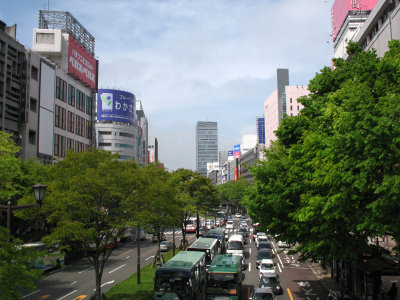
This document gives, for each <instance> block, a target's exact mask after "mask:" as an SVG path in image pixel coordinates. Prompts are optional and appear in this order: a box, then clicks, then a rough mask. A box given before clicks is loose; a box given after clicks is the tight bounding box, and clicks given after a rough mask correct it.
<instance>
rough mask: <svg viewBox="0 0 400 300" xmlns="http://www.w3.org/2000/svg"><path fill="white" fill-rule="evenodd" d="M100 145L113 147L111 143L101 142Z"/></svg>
mask: <svg viewBox="0 0 400 300" xmlns="http://www.w3.org/2000/svg"><path fill="white" fill-rule="evenodd" d="M99 146H100V147H111V143H99Z"/></svg>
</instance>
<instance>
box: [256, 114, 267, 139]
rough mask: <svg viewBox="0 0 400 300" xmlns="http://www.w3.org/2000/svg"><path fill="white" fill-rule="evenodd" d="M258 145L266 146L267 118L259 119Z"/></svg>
mask: <svg viewBox="0 0 400 300" xmlns="http://www.w3.org/2000/svg"><path fill="white" fill-rule="evenodd" d="M257 136H258V144H265V118H264V116H262V117H257Z"/></svg>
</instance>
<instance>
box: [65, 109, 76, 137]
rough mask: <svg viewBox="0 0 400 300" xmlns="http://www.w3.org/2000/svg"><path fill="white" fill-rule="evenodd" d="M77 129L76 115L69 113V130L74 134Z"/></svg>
mask: <svg viewBox="0 0 400 300" xmlns="http://www.w3.org/2000/svg"><path fill="white" fill-rule="evenodd" d="M74 129H75V114H74V113H73V112H71V111H69V112H68V126H67V130H68V131H69V132H72V133H74Z"/></svg>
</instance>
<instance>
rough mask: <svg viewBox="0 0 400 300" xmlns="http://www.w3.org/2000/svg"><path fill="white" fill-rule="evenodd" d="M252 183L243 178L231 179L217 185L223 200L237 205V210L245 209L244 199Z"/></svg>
mask: <svg viewBox="0 0 400 300" xmlns="http://www.w3.org/2000/svg"><path fill="white" fill-rule="evenodd" d="M251 185H252V184H251V183H250V182H249V181H248V180H246V179H243V178H240V177H239V179H238V180H230V181H228V182H226V183H224V184H221V185H218V186H217V187H216V189H217V192H218V194H219V198H220V201H221V202H229V203H231V204H233V205H234V206H235V211H238V210H242V209H243V199H244V196H245V195H246V192H247V190H248V189H249V188H250V186H251Z"/></svg>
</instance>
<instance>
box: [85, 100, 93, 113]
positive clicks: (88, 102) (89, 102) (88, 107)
mask: <svg viewBox="0 0 400 300" xmlns="http://www.w3.org/2000/svg"><path fill="white" fill-rule="evenodd" d="M86 114H88V115H89V116H91V115H92V98H91V97H90V96H86Z"/></svg>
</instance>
